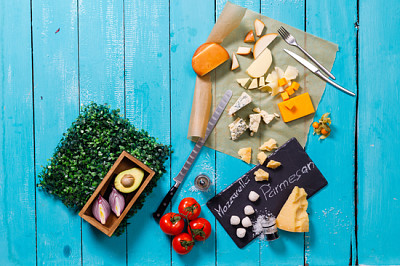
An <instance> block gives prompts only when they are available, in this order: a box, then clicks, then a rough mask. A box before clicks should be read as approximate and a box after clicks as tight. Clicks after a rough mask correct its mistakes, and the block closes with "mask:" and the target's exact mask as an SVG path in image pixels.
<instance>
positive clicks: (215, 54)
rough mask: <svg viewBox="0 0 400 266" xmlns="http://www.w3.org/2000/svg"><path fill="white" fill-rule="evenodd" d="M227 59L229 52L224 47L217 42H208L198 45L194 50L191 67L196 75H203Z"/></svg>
mask: <svg viewBox="0 0 400 266" xmlns="http://www.w3.org/2000/svg"><path fill="white" fill-rule="evenodd" d="M228 59H229V54H228V52H227V51H226V50H225V48H224V47H222V46H221V45H219V44H217V43H212V42H209V43H205V44H202V45H200V47H199V48H197V50H196V52H194V55H193V58H192V67H193V70H194V72H196V74H197V75H199V76H204V75H205V74H207V73H208V72H210V71H211V70H213V69H215V68H216V67H218V66H219V65H221V64H222V63H224V62H225V61H226V60H228Z"/></svg>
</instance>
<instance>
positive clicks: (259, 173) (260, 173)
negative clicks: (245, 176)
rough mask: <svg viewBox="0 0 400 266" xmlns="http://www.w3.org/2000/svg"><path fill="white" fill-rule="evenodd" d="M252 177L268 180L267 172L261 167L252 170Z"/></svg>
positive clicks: (258, 179) (257, 179)
mask: <svg viewBox="0 0 400 266" xmlns="http://www.w3.org/2000/svg"><path fill="white" fill-rule="evenodd" d="M254 179H255V180H256V181H264V180H265V181H268V179H269V173H268V172H265V171H264V170H263V169H261V168H260V169H258V170H257V171H255V172H254Z"/></svg>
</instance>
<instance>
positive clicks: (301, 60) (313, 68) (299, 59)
mask: <svg viewBox="0 0 400 266" xmlns="http://www.w3.org/2000/svg"><path fill="white" fill-rule="evenodd" d="M283 50H284V51H285V52H286V53H287V54H289V55H290V56H291V57H293V58H294V59H295V60H296V61H297V62H299V63H300V64H302V65H303V66H304V67H306V68H307V69H308V70H310V71H311V72H312V73H314V74H315V75H317V76H318V77H319V78H321V79H322V80H324V81H325V82H328V83H329V84H331V85H332V86H334V87H335V88H338V89H339V90H341V91H343V92H345V93H347V94H349V95H351V96H355V94H354V93H353V92H351V91H349V90H347V89H345V88H343V87H342V86H340V85H338V84H336V83H335V82H333V81H332V80H330V79H329V78H327V77H326V76H325V75H324V74H322V72H321V71H319V69H318V68H317V67H316V66H314V65H313V64H311V63H310V62H308V61H307V60H306V59H304V58H303V57H301V56H299V55H297V54H295V53H293V52H292V51H289V50H287V49H283Z"/></svg>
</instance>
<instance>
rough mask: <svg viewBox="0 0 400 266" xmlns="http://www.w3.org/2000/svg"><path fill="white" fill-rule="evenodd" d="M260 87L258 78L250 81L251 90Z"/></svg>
mask: <svg viewBox="0 0 400 266" xmlns="http://www.w3.org/2000/svg"><path fill="white" fill-rule="evenodd" d="M257 87H258V84H257V79H253V80H252V81H251V83H250V86H249V88H248V89H249V90H252V89H256V88H257Z"/></svg>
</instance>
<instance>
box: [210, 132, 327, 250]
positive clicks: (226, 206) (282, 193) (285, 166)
mask: <svg viewBox="0 0 400 266" xmlns="http://www.w3.org/2000/svg"><path fill="white" fill-rule="evenodd" d="M270 160H275V161H278V162H281V163H282V165H281V166H279V167H278V168H276V169H270V168H267V167H266V165H267V164H268V161H270ZM258 169H263V170H265V171H267V172H268V173H269V175H270V178H269V180H268V181H261V182H257V181H255V179H254V172H255V171H257V170H258ZM327 184H328V182H327V181H326V179H325V178H324V177H323V175H322V174H321V172H320V171H319V170H318V168H317V166H316V165H315V164H314V162H313V161H312V160H311V159H310V157H309V156H308V155H307V153H306V152H305V151H304V149H303V147H302V146H301V145H300V144H299V142H298V141H297V140H296V139H295V138H292V139H290V140H289V141H288V142H286V143H285V144H284V145H282V146H281V147H280V148H278V149H277V150H276V151H275V152H274V153H272V154H271V155H270V156H269V157H268V158H267V160H265V162H264V164H262V165H261V164H259V165H257V166H255V167H253V168H252V169H251V170H250V171H248V172H247V173H245V174H244V175H243V176H241V177H240V178H239V179H238V180H236V181H235V182H234V183H233V184H231V185H230V186H228V187H227V188H225V189H224V190H223V191H221V192H220V193H219V194H218V195H216V196H215V197H213V198H212V199H210V200H209V201H208V202H207V206H208V208H209V209H210V210H211V212H212V213H213V214H214V216H215V217H216V218H217V219H218V221H219V222H220V223H221V225H222V226H223V227H224V229H225V230H226V232H227V233H228V234H229V236H230V237H231V238H232V240H233V241H234V242H235V244H236V245H237V246H238V247H239V248H243V247H244V246H246V245H247V244H248V243H250V242H251V241H252V240H253V239H254V238H255V237H256V236H257V235H256V234H255V233H253V231H252V227H249V228H247V230H246V231H247V232H246V235H245V237H244V238H238V237H237V236H236V229H237V228H238V227H242V226H241V225H237V226H233V225H231V224H230V218H231V216H232V215H236V216H239V217H240V219H243V218H244V217H246V215H245V214H244V207H245V206H247V205H251V206H253V208H254V210H255V213H254V214H253V215H250V216H249V217H250V220H251V221H252V222H253V223H254V222H255V221H256V220H257V216H259V215H265V214H272V215H274V216H275V217H277V216H278V214H279V212H280V210H281V208H282V206H283V205H284V204H285V202H286V200H287V198H288V197H289V195H290V193H291V192H292V190H293V188H294V187H295V186H298V187H301V188H304V189H305V191H306V192H307V194H308V196H307V197H308V198H309V197H311V196H312V195H314V194H315V193H316V192H318V191H319V190H320V189H321V188H323V187H324V186H326V185H327ZM250 191H254V192H256V193H258V194H259V195H260V198H259V199H258V200H257V201H256V202H251V201H250V200H249V199H248V196H249V193H250Z"/></svg>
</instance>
